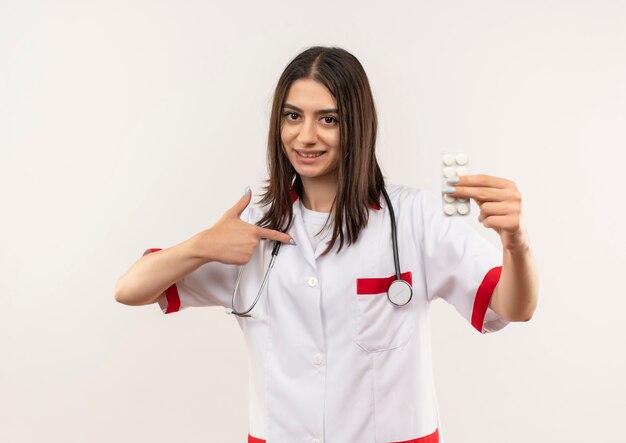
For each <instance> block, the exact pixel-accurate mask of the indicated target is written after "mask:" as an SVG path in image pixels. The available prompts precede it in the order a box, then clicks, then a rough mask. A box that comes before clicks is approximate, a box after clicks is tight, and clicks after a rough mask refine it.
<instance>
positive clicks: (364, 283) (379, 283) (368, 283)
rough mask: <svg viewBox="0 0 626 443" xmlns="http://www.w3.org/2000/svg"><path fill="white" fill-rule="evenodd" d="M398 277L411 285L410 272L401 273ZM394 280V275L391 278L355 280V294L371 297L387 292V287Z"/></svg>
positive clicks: (411, 277)
mask: <svg viewBox="0 0 626 443" xmlns="http://www.w3.org/2000/svg"><path fill="white" fill-rule="evenodd" d="M400 277H401V278H402V280H404V281H406V282H407V283H408V284H410V285H413V274H412V273H411V271H408V272H403V273H401V274H400ZM395 279H396V275H395V274H394V275H392V276H391V277H380V278H357V279H356V293H357V294H358V295H371V294H381V293H383V292H387V289H389V286H390V285H391V283H393V281H394V280H395Z"/></svg>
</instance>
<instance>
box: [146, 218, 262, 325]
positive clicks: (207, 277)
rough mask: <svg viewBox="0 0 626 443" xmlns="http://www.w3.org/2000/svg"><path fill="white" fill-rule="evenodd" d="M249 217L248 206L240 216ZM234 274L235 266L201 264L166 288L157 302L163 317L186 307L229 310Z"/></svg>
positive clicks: (151, 249) (155, 249)
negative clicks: (217, 307)
mask: <svg viewBox="0 0 626 443" xmlns="http://www.w3.org/2000/svg"><path fill="white" fill-rule="evenodd" d="M249 218H250V206H248V207H246V209H244V211H243V212H242V214H241V219H242V220H243V221H246V222H249ZM159 250H160V248H149V249H146V250H145V251H144V253H143V255H146V254H149V253H151V252H154V251H159ZM238 272H239V266H236V265H229V264H224V263H220V262H216V261H213V262H208V263H205V264H204V265H202V266H200V267H199V268H197V269H196V270H195V271H193V272H191V273H190V274H187V275H186V276H184V277H182V278H181V279H180V280H178V281H176V282H175V283H173V284H172V285H171V286H170V287H169V288H167V289H166V290H165V295H164V296H163V295H162V296H161V297H159V298H158V300H157V302H158V304H159V307H160V308H161V310H162V311H163V313H164V314H170V313H172V312H178V311H181V310H183V309H185V308H189V307H201V306H223V307H230V303H231V299H232V293H233V290H234V289H235V281H236V280H237V274H238Z"/></svg>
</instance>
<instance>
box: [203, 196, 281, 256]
mask: <svg viewBox="0 0 626 443" xmlns="http://www.w3.org/2000/svg"><path fill="white" fill-rule="evenodd" d="M251 198H252V192H248V194H247V195H244V196H243V197H241V198H240V199H239V201H238V202H237V203H235V205H234V206H233V207H232V208H230V209H228V210H227V211H226V212H225V213H224V215H222V217H221V218H220V219H219V220H218V221H217V223H215V224H214V225H213V226H212V227H211V228H209V229H207V230H205V231H202V232H200V233H199V234H196V236H195V238H194V241H195V246H196V250H197V251H198V254H199V255H200V256H201V257H203V258H204V259H206V260H208V261H219V262H221V263H226V264H234V265H245V264H246V263H248V262H249V261H250V259H251V258H252V255H253V254H254V250H255V249H256V248H257V246H258V245H259V242H260V241H261V240H262V239H268V240H276V241H280V242H283V243H287V244H289V242H290V241H291V236H289V234H286V233H284V232H280V231H275V230H272V229H267V228H262V227H260V226H256V225H254V224H251V223H246V222H244V221H243V220H241V218H240V217H241V214H242V213H243V211H244V209H245V208H246V207H247V206H248V205H249V204H250V200H251Z"/></svg>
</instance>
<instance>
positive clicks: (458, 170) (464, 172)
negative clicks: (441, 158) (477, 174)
mask: <svg viewBox="0 0 626 443" xmlns="http://www.w3.org/2000/svg"><path fill="white" fill-rule="evenodd" d="M456 173H457V175H467V168H466V167H465V166H459V167H458V168H456Z"/></svg>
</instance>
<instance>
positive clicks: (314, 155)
mask: <svg viewBox="0 0 626 443" xmlns="http://www.w3.org/2000/svg"><path fill="white" fill-rule="evenodd" d="M325 153H326V151H311V152H302V151H298V150H296V154H298V157H300V158H318V157H321V156H322V155H324V154H325Z"/></svg>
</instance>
